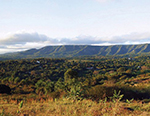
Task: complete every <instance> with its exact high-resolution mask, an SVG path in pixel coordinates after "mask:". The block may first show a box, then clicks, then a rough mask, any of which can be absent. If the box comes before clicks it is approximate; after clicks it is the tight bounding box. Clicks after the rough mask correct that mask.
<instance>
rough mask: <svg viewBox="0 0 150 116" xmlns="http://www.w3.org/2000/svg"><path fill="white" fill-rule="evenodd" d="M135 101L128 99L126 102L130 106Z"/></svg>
mask: <svg viewBox="0 0 150 116" xmlns="http://www.w3.org/2000/svg"><path fill="white" fill-rule="evenodd" d="M133 100H134V99H131V100H128V99H126V102H127V103H128V104H130V103H132V101H133Z"/></svg>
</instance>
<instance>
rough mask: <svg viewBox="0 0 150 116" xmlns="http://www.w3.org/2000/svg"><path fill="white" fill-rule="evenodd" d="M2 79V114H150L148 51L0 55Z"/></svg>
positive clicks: (0, 101) (0, 96) (0, 91)
mask: <svg viewBox="0 0 150 116" xmlns="http://www.w3.org/2000/svg"><path fill="white" fill-rule="evenodd" d="M0 85H1V86H0V93H1V94H0V103H1V104H2V105H0V113H1V115H5V114H7V115H10V114H9V112H10V110H11V108H10V107H12V106H11V104H12V103H13V102H14V104H13V107H14V110H13V111H11V112H12V114H13V115H17V114H22V113H26V112H28V114H31V115H37V114H39V115H40V113H41V115H42V113H44V112H47V115H48V113H50V112H51V113H52V115H58V116H59V115H65V114H67V115H75V116H76V115H87V114H86V113H87V112H89V113H88V114H90V115H93V116H96V115H108V114H109V113H110V114H112V115H120V114H122V113H123V112H126V114H125V115H128V114H130V113H131V112H132V113H133V114H134V113H135V114H137V115H138V114H140V115H142V113H141V112H143V111H144V112H145V113H146V114H147V115H148V111H149V110H148V109H149V107H150V106H149V102H150V100H149V98H150V57H149V56H136V57H130V58H112V59H110V58H107V57H102V58H100V57H91V58H89V57H86V58H84V59H83V58H82V59H79V58H76V59H51V58H37V59H20V60H6V61H0ZM5 88H7V89H5ZM32 102H34V103H33V104H32ZM86 102H88V103H86ZM47 103H49V104H47ZM138 103H143V104H144V105H145V106H143V105H141V104H139V105H137V104H138ZM6 104H8V106H7V105H6ZM50 104H53V107H52V106H51V105H50ZM136 105H137V106H136ZM47 106H48V108H46V107H47ZM58 106H60V107H58ZM69 107H71V109H69ZM92 107H94V108H95V110H94V108H92ZM118 109H121V111H119V110H118ZM72 110H75V111H76V113H72ZM63 111H64V112H63ZM90 111H91V112H90ZM92 112H94V113H95V114H92Z"/></svg>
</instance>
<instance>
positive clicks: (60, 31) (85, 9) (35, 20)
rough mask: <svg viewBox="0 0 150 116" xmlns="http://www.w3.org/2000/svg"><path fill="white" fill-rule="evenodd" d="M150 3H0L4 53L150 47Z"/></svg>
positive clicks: (28, 0) (19, 0)
mask: <svg viewBox="0 0 150 116" xmlns="http://www.w3.org/2000/svg"><path fill="white" fill-rule="evenodd" d="M149 6H150V0H0V54H3V53H7V52H16V51H22V50H27V49H31V48H41V47H44V46H48V45H118V44H119V45H124V44H125V45H128V44H143V43H150V7H149Z"/></svg>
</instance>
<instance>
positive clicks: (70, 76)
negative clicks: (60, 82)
mask: <svg viewBox="0 0 150 116" xmlns="http://www.w3.org/2000/svg"><path fill="white" fill-rule="evenodd" d="M73 78H76V79H77V78H78V73H77V71H75V70H73V69H68V70H67V71H66V72H65V73H64V80H65V82H67V81H68V80H70V79H73Z"/></svg>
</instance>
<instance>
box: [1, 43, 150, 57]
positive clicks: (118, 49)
mask: <svg viewBox="0 0 150 116" xmlns="http://www.w3.org/2000/svg"><path fill="white" fill-rule="evenodd" d="M149 53H150V44H141V45H113V46H91V45H62V46H46V47H43V48H40V49H29V50H27V51H22V52H18V53H11V54H4V55H1V58H4V59H5V58H39V57H51V58H62V57H65V58H68V57H79V56H111V55H123V56H125V55H141V54H149Z"/></svg>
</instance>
